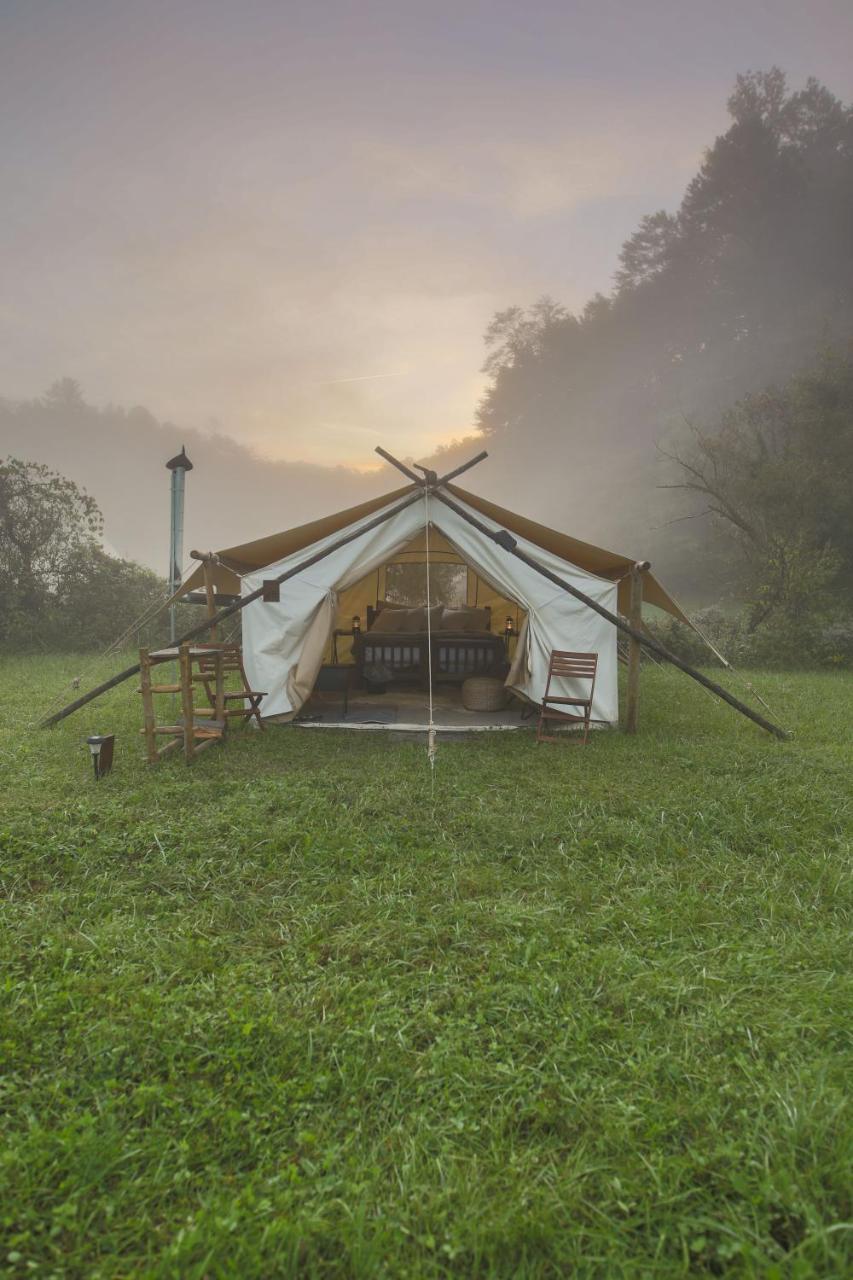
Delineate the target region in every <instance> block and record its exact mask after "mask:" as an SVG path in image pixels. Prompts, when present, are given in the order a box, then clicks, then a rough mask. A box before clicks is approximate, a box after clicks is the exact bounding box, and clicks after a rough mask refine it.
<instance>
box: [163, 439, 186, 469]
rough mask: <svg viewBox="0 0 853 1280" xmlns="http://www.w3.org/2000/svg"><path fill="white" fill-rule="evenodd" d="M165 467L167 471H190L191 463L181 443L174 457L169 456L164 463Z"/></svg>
mask: <svg viewBox="0 0 853 1280" xmlns="http://www.w3.org/2000/svg"><path fill="white" fill-rule="evenodd" d="M166 468H167V470H169V471H179V470H184V471H192V469H193V464H192V463H191V462H190V460H189V458H188V457H187V451H186V449H185V448H184V446H183V445H181V452H180V453H177V454H175V456H174V458H170V459H169V461H168V462H167V463H166Z"/></svg>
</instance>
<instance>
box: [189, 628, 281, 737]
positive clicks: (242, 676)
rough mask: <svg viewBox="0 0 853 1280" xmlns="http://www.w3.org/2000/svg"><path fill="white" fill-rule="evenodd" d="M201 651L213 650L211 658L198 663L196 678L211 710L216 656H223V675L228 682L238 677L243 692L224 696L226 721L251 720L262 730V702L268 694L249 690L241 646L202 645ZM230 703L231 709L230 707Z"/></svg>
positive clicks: (214, 703) (213, 700) (228, 691)
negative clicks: (232, 676)
mask: <svg viewBox="0 0 853 1280" xmlns="http://www.w3.org/2000/svg"><path fill="white" fill-rule="evenodd" d="M197 647H198V648H201V649H210V651H211V654H210V657H209V658H208V657H206V656H200V657H199V658H198V659H197V661H198V675H197V676H195V677H194V679H195V680H198V681H199V682H200V683H201V685H202V686H203V688H204V691H205V693H206V694H207V700H208V702H209V703H210V705H211V707H215V706H216V690H215V687H214V686H215V681H216V659H215V657H214V652H218V653H221V654H222V672H223V675H224V677H225V679H226V680H227V678H228V676H229V674H231V675H236V676H237V679H238V680H239V681H240V685H241V688H240V689H228V690H226V692H225V695H224V698H225V718H226V720H250V719H251V718H252V716H254V717H255V719H256V720H257V722H258V728H259V729H263V727H264V723H263V720H262V719H261V712H260V706H261V700H262V699H263V698H265V697H266V694H265V693H259V692H258V691H257V689H252V688H250V687H249V680H248V677H247V675H246V668H245V667H244V666H243V651H242V649H241V648H240V646H239V645H238V644H210V645H199V646H197ZM229 703H230V704H231V705H229Z"/></svg>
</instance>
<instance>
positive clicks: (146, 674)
mask: <svg viewBox="0 0 853 1280" xmlns="http://www.w3.org/2000/svg"><path fill="white" fill-rule="evenodd" d="M175 661H177V664H178V683H177V684H172V683H167V684H161V683H157V682H155V680H154V679H153V678H152V677H153V674H154V671H155V668H157V667H158V666H162V665H164V664H165V663H173V662H175ZM195 665H198V666H199V667H201V669H202V670H203V671H205V673H206V681H207V682H205V678H204V677H203V678H202V684H203V685H204V687H205V691H207V690H208V689H212V692H213V700H212V705H208V706H206V707H196V706H195V703H194V697H193V692H194V685H195V683H197V682H198V680H199V675H198V674H194V673H193V667H194V666H195ZM211 666H212V668H213V669H212V670H211ZM223 666H224V663H223V656H222V651H221V649H220V648H219V647H218V646H216V645H189V644H182V645H180V646H178V647H177V648H171V649H155V650H154V651H153V652H152V651H150V650H148V649H140V650H139V676H140V682H139V690H138V692H139V693H141V694H142V713H143V728H142V730H141V732H142V734H143V735H144V737H145V747H146V753H147V756H148V763H149V764H156V763H157V761H158V760H162V759H163V756H165V755H167V754H168V753H169V752H170V751H176V750H177V749H178V748H179V747H182V748H183V752H184V758H185V760H186V762H187V764H189V763H190V762H191V761H192V760H193V759H194V757H195V756H197V755H198V753H199V752H200V751H204V749H205V747H209V746H210V745H211V744H212V743H214V742H221V741H222V737H223V735H224V733H225V726H226V723H227V721H226V716H225V673H224V670H223ZM158 694H172V695H174V694H180V696H181V714H180V716H179V718H178V720H177V723H167V724H158V723H157V715H156V711H155V703H154V699H155V696H156V695H158ZM173 720H174V717H173ZM162 737H165V738H166V739H167V741H166V743H165V744H164V745H163V746H158V738H162Z"/></svg>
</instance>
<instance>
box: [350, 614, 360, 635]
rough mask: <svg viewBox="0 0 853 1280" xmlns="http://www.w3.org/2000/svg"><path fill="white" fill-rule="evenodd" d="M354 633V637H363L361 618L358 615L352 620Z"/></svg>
mask: <svg viewBox="0 0 853 1280" xmlns="http://www.w3.org/2000/svg"><path fill="white" fill-rule="evenodd" d="M352 633H353V635H354V636H357V635H361V618H360V616H359V615H358V614H355V616H354V617H353V620H352Z"/></svg>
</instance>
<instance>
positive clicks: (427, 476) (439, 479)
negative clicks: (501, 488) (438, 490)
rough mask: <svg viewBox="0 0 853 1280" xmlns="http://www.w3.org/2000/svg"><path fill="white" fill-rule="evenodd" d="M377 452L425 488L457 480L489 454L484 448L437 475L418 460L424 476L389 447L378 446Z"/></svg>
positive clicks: (416, 464) (418, 467)
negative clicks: (394, 453) (443, 473)
mask: <svg viewBox="0 0 853 1280" xmlns="http://www.w3.org/2000/svg"><path fill="white" fill-rule="evenodd" d="M376 453H378V454H379V456H380V458H384V459H385V461H386V462H390V463H391V466H392V467H396V468H397V470H398V471H402V473H403V475H404V476H406V477H407V478H408V479H409V480H411V481H412V483H413V484H417V485H420V486H421V488H424V489H434V488H435V487H436V486H437V485H441V484H447V483H448V482H449V481H450V480H455V478H456V477H457V476H461V475H462V472H463V471H470V470H471V468H472V467H476V465H477V463H478V462H482V461H483V459H484V458H488V456H489V454H488V451H487V450H486V449H483V450H482V451H481V452H480V453H478V454H477V455H476V457H474V458H470V459H469V461H468V462H463V463H462V465H461V466H460V467H454V469H453V470H452V471H448V473H447V475H445V476H437V475H436V473H435V472H434V471H430V470H429V469H428V468H427V467H422V466H420V465H419V464H418V463H417V462H416V463H415V466H416V467H417V469H418V471H422V472H423V476H416V475H415V473H414V471H412V470H411V469H410V468H409V467H407V466H406V464H405V463H404V462H401V461H400V459H399V458H395V457H394V455H393V453H389V452H388V450H387V449H383V448H381V447H380V446H379V445H377V446H376Z"/></svg>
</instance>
